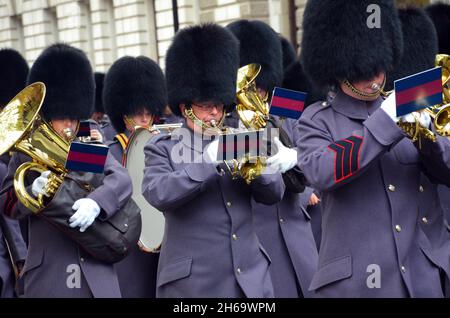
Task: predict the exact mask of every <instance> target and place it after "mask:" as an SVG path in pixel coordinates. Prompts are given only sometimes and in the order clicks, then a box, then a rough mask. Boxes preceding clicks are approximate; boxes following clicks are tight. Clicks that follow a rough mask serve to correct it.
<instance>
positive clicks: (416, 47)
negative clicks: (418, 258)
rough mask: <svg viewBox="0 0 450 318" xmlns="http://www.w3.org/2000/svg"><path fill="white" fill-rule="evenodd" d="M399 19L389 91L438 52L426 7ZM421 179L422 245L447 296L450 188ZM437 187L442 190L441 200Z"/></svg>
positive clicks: (449, 293) (401, 12)
mask: <svg viewBox="0 0 450 318" xmlns="http://www.w3.org/2000/svg"><path fill="white" fill-rule="evenodd" d="M399 18H400V21H401V24H402V33H403V55H402V59H401V61H400V63H398V64H397V66H396V67H395V68H394V70H392V71H391V72H388V73H387V76H386V78H387V80H386V90H391V89H393V88H394V83H393V82H394V81H395V80H397V79H401V78H403V77H406V76H409V75H411V74H415V73H418V72H422V71H425V70H428V69H431V68H433V67H434V65H435V57H436V54H437V53H438V37H437V35H436V30H435V28H434V25H433V22H432V21H431V20H430V18H429V17H428V16H427V14H426V13H425V12H424V11H423V10H422V9H418V8H406V9H400V10H399ZM420 179H421V180H420V186H419V216H418V219H419V224H420V226H421V228H422V230H423V232H424V233H425V234H426V235H427V237H428V239H429V244H428V245H425V246H421V248H422V249H424V250H425V253H426V254H427V255H428V257H429V259H430V260H431V261H432V262H433V263H434V264H436V265H437V266H438V267H439V268H440V271H441V278H442V279H441V281H442V286H443V289H444V290H445V291H446V296H447V297H450V232H449V231H448V229H447V227H446V224H445V221H444V219H445V216H444V212H443V211H445V210H444V209H445V208H447V207H448V206H446V205H445V203H447V201H448V200H449V198H448V196H450V189H449V188H448V187H447V186H445V185H438V184H436V183H435V182H433V181H434V180H433V179H432V178H430V177H429V176H427V175H426V174H424V173H422V174H421V177H420ZM436 189H438V191H439V195H440V198H441V199H440V200H439V197H438V191H436ZM442 194H445V196H442Z"/></svg>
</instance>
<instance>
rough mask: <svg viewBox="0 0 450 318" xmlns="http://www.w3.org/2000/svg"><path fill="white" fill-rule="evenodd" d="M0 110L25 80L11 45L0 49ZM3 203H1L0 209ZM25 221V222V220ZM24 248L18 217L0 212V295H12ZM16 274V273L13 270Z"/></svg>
mask: <svg viewBox="0 0 450 318" xmlns="http://www.w3.org/2000/svg"><path fill="white" fill-rule="evenodd" d="M0 69H1V70H2V76H1V77H0V111H1V110H2V109H3V107H4V106H6V105H7V104H8V102H9V101H10V100H11V99H12V98H13V97H14V96H15V95H16V94H17V93H19V92H20V91H21V90H22V89H23V88H24V87H25V84H26V81H27V75H28V70H29V68H28V64H27V62H26V61H25V59H24V58H23V57H22V55H20V53H19V52H17V51H15V50H13V49H2V50H0ZM9 160H10V157H9V154H8V153H6V154H4V155H2V156H1V157H0V183H1V182H2V181H3V179H4V178H5V176H6V173H7V171H8V164H9ZM2 209H3V207H1V206H0V210H2ZM24 225H25V224H24ZM26 255H27V248H26V244H25V241H24V239H23V236H22V232H21V229H20V226H19V223H18V221H17V220H12V219H10V218H8V217H6V216H5V215H4V214H3V213H1V212H0V298H5V297H8V298H9V297H13V296H14V295H15V294H14V285H15V281H16V277H15V273H14V267H15V268H16V270H17V271H19V272H20V270H21V269H22V267H23V263H24V261H25V258H26ZM12 264H14V266H12ZM16 274H17V273H16Z"/></svg>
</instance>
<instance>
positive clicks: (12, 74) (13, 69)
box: [0, 49, 29, 108]
mask: <svg viewBox="0 0 450 318" xmlns="http://www.w3.org/2000/svg"><path fill="white" fill-rule="evenodd" d="M0 70H1V71H0V73H1V75H0V108H2V107H3V106H5V105H6V104H8V102H9V101H10V100H11V99H12V98H13V97H14V96H16V95H17V93H19V92H20V91H21V90H22V89H23V88H25V86H26V83H27V75H28V71H29V68H28V64H27V62H26V61H25V59H24V58H23V57H22V55H20V53H19V52H17V51H16V50H13V49H2V50H0Z"/></svg>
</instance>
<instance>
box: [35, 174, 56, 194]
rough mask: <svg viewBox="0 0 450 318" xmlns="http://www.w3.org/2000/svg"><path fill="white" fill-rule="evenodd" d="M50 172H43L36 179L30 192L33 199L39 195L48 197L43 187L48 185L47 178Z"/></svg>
mask: <svg viewBox="0 0 450 318" xmlns="http://www.w3.org/2000/svg"><path fill="white" fill-rule="evenodd" d="M50 173H51V172H50V171H49V170H47V171H44V172H42V173H41V176H40V177H38V178H36V179H35V180H34V181H33V184H32V185H31V192H32V193H33V195H34V196H35V197H38V196H39V194H42V195H45V196H47V197H48V196H49V195H48V193H47V192H45V187H46V185H47V183H48V177H49V175H50Z"/></svg>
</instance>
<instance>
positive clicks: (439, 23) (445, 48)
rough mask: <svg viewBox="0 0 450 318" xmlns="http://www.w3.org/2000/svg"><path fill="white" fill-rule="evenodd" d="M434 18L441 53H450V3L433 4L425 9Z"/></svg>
mask: <svg viewBox="0 0 450 318" xmlns="http://www.w3.org/2000/svg"><path fill="white" fill-rule="evenodd" d="M425 10H426V11H427V13H428V15H429V16H430V18H431V20H433V23H434V26H435V27H436V31H437V35H438V38H439V53H440V54H449V55H450V5H448V4H444V3H436V4H432V5H430V6H428V7H426V9H425Z"/></svg>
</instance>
